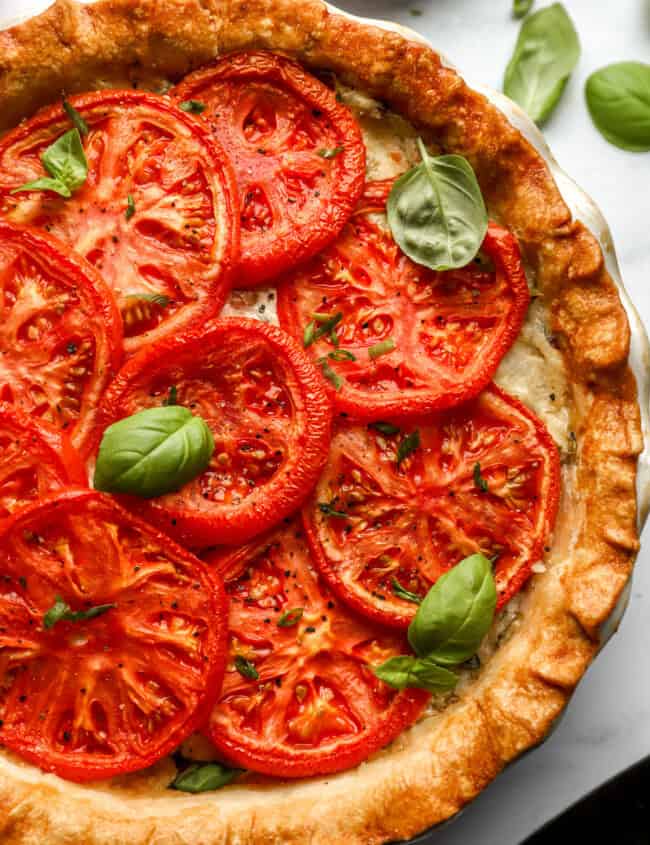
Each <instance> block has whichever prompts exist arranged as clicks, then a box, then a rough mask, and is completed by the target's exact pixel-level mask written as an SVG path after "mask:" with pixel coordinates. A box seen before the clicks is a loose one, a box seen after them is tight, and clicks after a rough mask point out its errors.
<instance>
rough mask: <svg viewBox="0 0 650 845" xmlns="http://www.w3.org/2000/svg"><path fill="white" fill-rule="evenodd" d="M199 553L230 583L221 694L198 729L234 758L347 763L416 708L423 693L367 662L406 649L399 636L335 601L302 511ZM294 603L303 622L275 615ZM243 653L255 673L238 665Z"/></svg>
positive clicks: (303, 764)
mask: <svg viewBox="0 0 650 845" xmlns="http://www.w3.org/2000/svg"><path fill="white" fill-rule="evenodd" d="M206 560H207V562H208V563H209V564H211V565H212V566H214V568H215V569H216V570H217V571H218V572H219V573H220V574H221V575H222V576H223V578H224V580H225V582H226V589H227V592H228V594H229V596H230V629H231V630H230V660H229V662H228V666H227V669H226V677H225V679H224V685H223V689H222V695H221V698H220V700H219V702H218V703H217V704H216V705H215V707H214V710H213V712H212V716H211V718H210V721H209V723H208V726H207V729H206V733H207V735H208V737H209V738H210V740H211V741H212V742H213V743H214V745H215V746H216V748H217V749H218V750H219V751H220V752H221V753H222V754H223V755H225V757H226V759H227V760H228V761H229V762H230V763H231V764H233V765H237V766H241V767H244V768H247V769H250V770H252V771H256V772H261V773H263V774H267V775H271V776H274V777H284V778H294V777H309V776H312V775H322V774H330V773H333V772H338V771H342V770H344V769H350V768H352V767H354V766H356V765H358V764H359V763H361V762H363V761H364V760H366V759H367V758H368V757H369V756H370V755H371V754H373V753H375V752H376V751H378V750H379V749H381V748H383V747H384V746H385V745H387V744H388V743H389V742H391V741H392V740H393V739H395V738H396V737H397V736H398V735H399V734H400V733H401V732H402V731H403V730H404V729H405V728H407V727H408V726H409V725H411V724H412V723H413V722H414V721H415V720H416V719H417V718H418V716H419V715H420V714H421V712H422V709H423V707H424V706H425V704H426V703H427V701H428V700H429V694H428V693H426V692H424V691H423V690H417V689H410V690H404V691H402V692H398V691H397V690H393V689H391V688H390V687H388V686H387V685H386V684H384V683H383V682H382V681H379V680H378V679H377V678H376V677H375V676H374V674H373V673H372V671H371V668H370V667H371V666H372V665H378V664H379V663H382V662H383V661H384V660H385V659H388V658H389V657H393V656H395V655H397V654H406V653H408V652H409V646H408V643H407V641H406V638H404V637H402V636H401V635H396V634H395V633H394V632H389V631H386V630H385V629H382V628H379V627H376V626H374V625H372V624H371V623H369V622H367V621H365V620H363V619H362V618H361V617H357V616H356V615H355V614H354V613H352V612H351V611H349V610H348V609H347V608H346V607H345V605H344V604H339V603H338V602H337V601H336V600H333V599H335V597H334V596H332V595H331V594H330V593H329V591H328V590H327V588H326V586H325V585H324V583H323V582H322V581H321V580H320V579H319V577H318V575H317V573H316V571H315V569H314V568H313V565H312V562H311V561H310V558H309V550H308V547H307V544H306V542H305V540H304V537H303V535H302V534H301V532H300V521H299V520H295V521H294V522H293V523H288V524H287V525H285V526H282V527H281V528H278V529H275V530H274V531H272V532H270V533H268V534H267V535H265V536H263V537H261V538H257V539H256V540H255V541H253V542H252V543H249V544H248V545H246V546H243V547H241V548H239V549H237V550H234V551H231V552H229V551H227V550H223V549H222V550H217V551H216V552H212V553H209V554H208V555H207V556H206ZM297 605H301V610H302V616H301V618H300V619H299V621H298V622H297V623H296V624H295V625H288V626H284V627H283V626H282V625H281V624H278V623H279V620H281V619H282V618H283V616H285V615H286V611H287V610H289V609H292V608H295V607H296V606H297ZM241 652H244V654H245V655H247V656H250V658H251V659H252V662H253V664H254V665H255V666H256V670H257V672H258V675H259V678H258V679H251V678H246V677H244V676H242V675H241V674H240V673H239V672H238V671H237V669H236V668H235V665H234V656H235V655H237V654H238V653H241ZM269 699H271V701H270V703H269Z"/></svg>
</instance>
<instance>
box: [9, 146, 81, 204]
mask: <svg viewBox="0 0 650 845" xmlns="http://www.w3.org/2000/svg"><path fill="white" fill-rule="evenodd" d="M41 161H42V162H43V167H44V168H45V169H46V170H47V172H48V173H49V175H50V176H51V177H52V178H51V179H37V180H36V181H35V182H27V184H25V185H21V186H20V188H14V190H13V191H12V192H11V193H12V194H15V193H17V192H18V191H56V192H57V193H58V194H61V196H63V197H71V196H72V193H73V191H76V190H77V188H80V187H81V186H82V185H83V183H84V182H85V181H86V177H87V176H88V162H87V161H86V155H85V153H84V150H83V145H82V143H81V135H80V134H79V130H78V129H71V130H70V131H69V132H66V133H65V135H61V137H60V138H59V139H58V140H56V141H55V142H54V143H53V144H51V145H50V146H49V147H48V148H47V149H46V150H45V152H44V153H43V155H42V156H41Z"/></svg>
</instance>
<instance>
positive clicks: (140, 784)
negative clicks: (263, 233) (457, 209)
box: [0, 0, 643, 845]
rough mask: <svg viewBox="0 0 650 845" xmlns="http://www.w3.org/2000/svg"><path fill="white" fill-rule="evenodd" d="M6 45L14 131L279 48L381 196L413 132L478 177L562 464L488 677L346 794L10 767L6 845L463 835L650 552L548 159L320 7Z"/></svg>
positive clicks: (9, 762) (439, 67)
mask: <svg viewBox="0 0 650 845" xmlns="http://www.w3.org/2000/svg"><path fill="white" fill-rule="evenodd" d="M0 44H1V46H2V50H1V54H2V59H1V60H0V102H1V103H2V105H3V108H2V118H1V119H2V128H3V129H9V128H11V127H14V126H15V125H17V124H18V122H19V121H20V120H22V119H23V118H25V117H29V116H31V115H32V114H33V113H34V112H35V111H36V110H37V109H38V108H39V107H40V106H43V105H46V104H48V103H50V102H51V101H52V99H53V93H52V92H59V91H61V90H65V92H66V94H72V93H74V92H77V91H87V90H94V89H97V88H104V87H123V86H125V85H127V84H128V85H134V86H136V87H143V88H149V89H152V90H160V87H161V86H162V85H163V84H164V83H167V82H169V81H171V82H177V81H178V80H179V79H180V78H181V77H183V76H184V75H185V74H186V73H188V72H189V71H192V70H194V69H196V68H199V67H201V66H202V65H204V64H205V63H207V62H209V61H210V60H212V59H214V58H215V57H216V56H221V55H224V54H228V53H231V52H234V51H241V50H258V49H267V50H271V51H278V52H280V53H282V54H285V55H287V56H289V57H290V58H293V59H296V60H297V61H298V62H300V63H301V64H302V65H303V66H304V67H305V68H306V69H307V70H309V71H312V72H316V71H318V72H320V73H323V72H325V73H328V74H334V75H335V76H336V78H337V80H338V82H339V84H340V86H341V88H340V95H341V97H342V99H343V100H344V102H346V103H347V104H348V105H349V106H350V107H351V108H352V111H353V113H354V114H355V116H356V117H357V119H358V120H359V122H360V123H361V126H362V128H363V129H364V130H365V141H366V146H367V158H368V163H369V167H370V171H371V178H372V179H385V178H388V177H391V176H394V175H396V174H395V173H394V170H395V169H397V171H398V172H400V171H403V170H404V169H405V168H406V167H407V166H408V165H409V164H411V163H412V161H413V156H414V149H413V147H414V141H415V137H416V132H415V130H414V127H417V132H418V133H420V134H421V135H422V136H423V137H424V138H425V140H426V141H427V142H428V143H429V144H431V145H433V146H434V147H435V148H436V149H440V150H442V151H445V152H448V153H457V154H461V155H464V156H466V157H467V158H468V159H469V160H470V161H471V162H472V166H473V167H474V170H475V172H476V174H477V177H478V180H479V183H480V185H481V189H482V192H483V196H484V197H485V200H486V203H487V205H488V208H489V212H490V215H491V217H493V218H495V219H496V220H498V222H499V223H500V224H502V225H503V226H505V227H506V228H507V229H508V230H509V231H510V232H511V233H512V234H514V235H515V236H516V238H517V240H518V242H519V245H520V248H521V250H522V253H523V256H524V261H525V265H526V269H527V274H528V277H529V282H530V281H534V285H535V291H536V292H537V293H538V294H539V295H538V296H537V298H536V299H535V302H534V304H533V306H532V307H531V308H530V309H529V311H528V316H527V318H526V321H525V323H524V324H523V327H522V329H521V331H520V333H519V336H518V340H517V342H516V343H515V345H514V346H513V348H512V349H511V351H510V352H509V353H508V355H506V357H505V358H504V359H503V361H502V363H501V365H500V368H499V370H498V371H497V374H496V376H495V380H496V382H497V384H498V385H499V386H500V387H502V388H504V389H506V390H507V391H509V392H510V393H512V394H513V395H514V396H515V397H517V398H518V399H519V400H521V401H522V402H524V404H526V405H527V406H528V407H529V408H531V409H532V410H533V411H534V412H535V413H536V414H537V416H539V417H540V418H541V419H542V420H543V422H544V423H545V425H546V428H547V429H548V430H549V432H550V434H551V435H552V437H553V439H554V440H555V442H556V444H557V445H558V447H559V448H560V452H561V455H562V458H563V463H562V473H561V498H560V503H559V514H558V518H557V521H556V523H555V529H554V532H553V536H552V542H549V544H548V549H547V550H546V551H545V553H544V557H543V563H541V564H540V565H537V566H536V567H535V569H534V570H533V571H534V572H535V575H534V577H533V579H532V580H531V581H530V582H529V586H528V587H527V589H526V591H525V592H524V593H521V594H520V597H519V598H516V599H514V600H513V601H511V602H510V603H509V604H508V605H507V606H506V610H505V611H504V612H503V613H502V615H501V617H500V618H499V619H498V620H497V623H496V624H495V627H494V628H493V630H492V631H491V633H490V635H489V636H488V639H487V641H486V642H485V643H484V645H483V646H482V651H481V652H480V656H481V658H482V667H481V670H480V671H479V672H474V671H473V670H468V671H467V672H466V673H465V675H464V676H463V678H462V680H461V683H460V684H459V686H458V688H457V689H456V692H455V694H454V695H453V696H451V697H450V698H447V699H445V700H444V701H442V702H440V703H439V706H438V704H436V706H435V707H433V708H432V709H431V710H430V711H429V712H427V714H426V716H425V718H423V719H421V720H420V721H419V722H418V723H417V724H416V725H415V726H414V727H412V728H411V729H410V730H408V731H406V732H404V733H402V734H401V735H400V736H399V737H398V739H396V740H395V741H394V742H393V743H392V744H391V745H390V746H389V747H388V748H387V749H385V750H382V751H379V752H377V753H376V754H374V755H373V756H372V757H371V758H370V759H369V760H367V761H366V762H364V763H362V764H361V765H359V766H358V767H356V768H354V769H351V770H349V771H345V772H342V773H339V774H336V775H327V776H325V777H315V778H311V779H309V780H298V781H290V780H281V781H278V780H272V779H264V778H253V779H250V780H248V781H247V780H245V779H244V780H242V781H241V782H240V783H239V782H238V783H237V784H233V785H231V786H229V787H227V788H226V789H224V790H221V791H218V792H214V793H205V794H202V795H197V796H187V795H183V794H181V793H172V792H170V791H169V790H167V788H166V787H167V786H168V784H169V782H170V780H171V779H172V778H173V776H174V774H175V766H174V763H173V761H172V760H171V759H170V758H166V759H164V760H162V761H160V762H159V763H157V764H155V765H154V766H153V767H151V768H149V769H147V770H146V771H145V772H142V773H139V774H138V773H136V774H133V775H124V776H121V777H118V778H114V779H113V780H112V781H111V782H101V783H91V784H89V785H86V786H80V785H78V784H74V783H71V782H69V781H66V780H63V779H61V778H58V777H57V776H55V775H51V774H44V773H43V772H41V771H39V770H38V769H37V768H35V767H33V766H30V765H28V764H26V763H24V762H22V761H21V760H20V759H19V758H18V757H17V756H15V755H13V754H11V753H9V752H6V753H3V755H2V757H1V758H0V799H1V800H0V807H1V809H0V831H1V832H2V836H3V841H6V842H7V843H9V845H13V843H29V842H32V841H37V839H38V840H39V841H40V840H42V839H43V838H45V839H47V841H48V842H52V843H58V842H61V843H63V842H79V843H81V842H83V843H102V842H120V841H123V842H134V843H138V842H149V841H155V842H157V843H173V842H184V841H201V842H205V843H212V842H214V843H217V842H241V843H251V844H252V843H263V842H303V841H312V842H315V843H320V842H323V843H326V842H327V843H330V842H339V841H341V842H342V841H351V842H359V843H380V842H386V841H391V840H395V839H403V838H406V837H409V836H412V835H414V834H416V833H418V832H420V831H421V830H422V829H424V828H425V827H428V826H430V825H433V824H437V823H439V822H441V821H443V820H445V819H447V818H449V817H451V816H453V815H454V814H455V813H456V812H458V811H459V810H460V809H461V808H462V807H463V806H464V805H465V804H466V803H467V802H468V801H470V800H471V799H472V798H473V797H475V795H476V794H478V792H480V791H481V789H483V788H484V787H485V786H486V785H487V784H488V783H489V782H490V781H491V780H492V779H493V778H494V777H495V776H496V774H498V772H499V771H500V770H501V769H502V768H503V766H504V765H506V764H507V763H508V762H510V761H511V760H513V759H514V758H516V757H517V756H518V755H519V754H521V753H523V752H524V751H525V750H526V749H528V748H530V747H532V746H533V745H535V744H537V743H539V742H540V741H542V740H543V738H544V737H545V736H546V735H547V733H548V732H549V730H550V729H551V728H552V726H553V723H554V721H555V720H556V719H557V718H558V717H559V715H560V714H561V712H562V710H563V708H564V706H565V704H566V702H567V700H568V698H569V696H570V694H571V692H572V690H573V688H574V687H575V685H576V684H577V682H578V681H579V679H580V677H581V676H582V674H583V673H584V671H585V669H586V667H587V666H588V664H589V662H590V661H591V659H592V658H593V657H594V655H595V654H596V652H597V650H598V648H599V645H600V630H601V627H602V626H603V625H604V624H606V623H607V621H608V620H609V619H610V617H611V615H612V612H613V611H614V610H615V608H616V606H617V603H618V602H619V599H620V597H621V596H622V595H623V593H624V590H625V587H626V584H627V582H628V579H629V575H630V573H631V569H632V565H633V561H634V557H635V554H636V551H637V549H638V520H637V511H638V508H637V496H636V480H637V458H638V456H639V454H640V453H641V452H642V450H643V439H642V428H641V415H640V410H639V404H638V401H637V384H636V381H635V378H634V375H633V373H632V371H631V370H630V366H629V356H630V326H629V322H628V319H627V316H626V313H625V310H624V307H623V305H622V303H621V300H620V297H619V293H618V291H617V288H616V285H615V283H614V282H613V280H612V278H611V275H610V273H609V272H608V269H607V266H606V264H605V262H604V258H603V253H602V251H601V249H600V246H599V244H598V241H597V240H596V238H595V237H594V235H593V234H591V233H590V232H589V231H588V229H586V228H585V226H584V225H583V224H582V223H580V222H577V221H575V220H573V219H572V217H571V213H570V211H569V209H568V208H567V206H566V204H565V202H564V200H563V198H562V196H561V194H560V192H559V190H558V188H557V187H556V184H555V182H554V180H553V176H552V174H551V172H550V170H549V166H548V164H547V162H546V160H545V159H544V157H543V156H542V155H541V154H540V153H539V151H537V150H536V149H535V148H534V147H533V146H532V145H531V144H530V143H529V142H528V141H527V140H526V139H525V138H524V136H523V135H522V134H521V132H520V131H519V130H518V129H517V128H515V127H514V126H513V125H512V124H511V123H510V122H509V121H508V120H507V119H506V118H505V117H504V116H503V114H501V113H500V112H499V111H498V110H497V109H496V108H495V107H494V106H493V105H491V104H490V103H489V102H488V101H487V100H486V99H485V97H484V96H482V95H480V94H477V93H475V92H473V91H471V90H470V89H469V88H467V86H466V85H465V84H464V83H463V82H462V80H461V79H460V77H459V76H458V75H457V73H456V72H455V71H453V70H452V69H450V68H449V67H448V66H447V65H446V64H445V63H444V62H443V61H441V59H440V57H439V56H438V55H437V54H436V53H435V52H434V51H433V50H432V49H431V48H430V47H428V46H427V45H425V44H423V43H421V42H418V41H415V40H412V39H410V38H408V37H406V36H405V35H403V34H401V33H398V32H394V31H391V30H388V29H381V28H378V27H374V26H370V25H367V24H364V23H360V22H357V21H355V20H351V19H349V18H348V17H346V16H343V15H342V14H339V13H337V12H336V11H333V10H330V9H328V8H327V7H326V6H324V5H323V4H321V3H320V2H308V1H307V2H303V3H298V4H296V3H294V2H282V0H273V2H271V0H249V1H248V2H241V3H237V2H234V3H227V4H226V3H219V2H198V0H197V2H193V0H183V2H172V0H163V2H155V3H154V2H153V1H152V2H146V0H140V2H136V0H110V2H109V0H102V2H99V3H97V4H95V5H93V6H91V7H81V6H78V5H76V4H73V3H70V2H59V3H57V4H56V5H55V6H54V7H53V8H52V9H50V10H49V11H48V12H46V13H45V14H44V15H41V16H40V17H38V18H36V19H34V20H32V21H29V22H27V23H24V24H21V25H19V26H17V27H15V28H14V29H12V30H9V31H7V32H4V33H2V34H1V35H0ZM387 151H388V154H387ZM391 162H392V163H393V164H392V165H391ZM257 296H259V294H257V293H252V294H245V295H235V296H233V297H231V300H230V303H229V305H228V306H227V308H226V313H228V312H229V310H230V312H232V311H233V310H234V311H235V312H238V313H241V312H242V310H243V311H246V310H247V309H250V308H251V307H252V308H253V310H254V309H255V308H256V307H257V305H258V303H259V300H258V299H256V297H257Z"/></svg>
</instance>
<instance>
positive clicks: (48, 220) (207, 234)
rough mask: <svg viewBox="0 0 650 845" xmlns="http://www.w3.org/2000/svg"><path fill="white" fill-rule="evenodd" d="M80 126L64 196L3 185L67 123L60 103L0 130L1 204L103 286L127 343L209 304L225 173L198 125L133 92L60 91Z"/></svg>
mask: <svg viewBox="0 0 650 845" xmlns="http://www.w3.org/2000/svg"><path fill="white" fill-rule="evenodd" d="M70 102H71V104H72V105H73V107H74V108H75V109H77V111H78V112H79V113H80V114H81V116H82V117H83V119H84V120H85V121H86V123H87V124H88V127H89V133H88V135H87V136H86V137H85V138H84V139H83V145H84V150H85V155H86V158H87V160H88V177H87V179H86V181H85V183H84V184H83V185H82V187H81V188H79V189H78V190H76V191H75V192H74V194H73V196H72V198H71V199H64V198H63V197H61V196H58V195H57V194H55V193H52V192H51V191H28V192H21V193H18V194H13V195H12V194H11V193H10V192H11V190H12V189H13V188H16V187H18V186H19V185H22V184H25V183H26V182H29V181H31V180H33V179H37V178H40V177H42V176H44V175H46V174H45V171H44V169H43V165H42V164H41V161H40V156H41V154H42V153H43V151H44V150H45V149H46V148H47V147H48V146H49V145H50V144H52V142H53V141H55V140H56V139H57V138H59V137H60V136H61V135H62V134H63V133H64V132H66V131H67V130H69V129H70V123H69V121H68V118H67V116H66V114H65V113H64V112H63V109H62V108H61V106H60V105H57V106H52V107H50V108H47V109H44V110H43V111H41V112H39V113H38V114H37V115H36V116H35V117H33V118H32V119H31V120H28V121H26V122H25V123H21V124H20V125H19V126H18V127H17V128H16V129H14V130H13V132H10V133H9V134H8V135H5V137H4V138H3V139H2V140H0V210H1V211H2V213H3V214H5V216H7V217H8V218H9V219H10V220H12V221H14V222H17V223H29V224H31V225H32V226H38V227H40V228H44V229H47V230H48V231H50V232H52V233H53V234H55V235H58V236H59V237H60V238H61V239H62V240H64V241H65V242H66V243H68V244H70V245H71V246H73V247H74V248H75V250H76V251H77V252H79V253H81V254H82V255H83V256H84V257H85V258H87V259H88V260H89V261H90V263H91V264H93V265H94V266H95V267H96V268H97V269H98V270H99V271H100V272H101V274H102V275H103V277H104V279H105V280H106V282H107V283H108V285H109V286H110V287H111V289H112V290H113V293H114V294H115V297H116V299H117V302H118V305H119V308H120V311H121V312H122V317H123V321H124V336H125V346H126V350H127V352H129V353H131V352H133V351H135V350H136V349H137V348H139V347H140V346H142V345H144V344H148V343H151V342H152V341H153V340H155V339H156V338H158V337H159V336H160V335H161V334H162V333H164V332H167V331H174V332H178V331H180V330H182V329H184V328H185V327H186V326H188V325H189V324H190V323H192V322H193V321H196V320H199V319H205V318H206V317H208V316H210V315H212V314H216V313H218V311H219V309H220V307H221V305H222V304H223V302H224V300H225V298H226V295H227V293H228V290H229V286H230V271H231V269H232V266H233V264H234V262H235V260H236V257H237V254H238V246H239V219H238V204H237V197H236V188H235V183H234V176H233V174H232V171H231V168H230V165H229V164H228V161H227V159H226V157H225V156H224V154H223V152H222V151H221V149H220V148H219V147H218V145H217V144H216V142H215V141H214V140H213V139H212V138H211V136H210V133H209V131H208V130H207V129H206V127H204V126H202V125H201V124H199V123H198V121H196V120H194V119H193V118H192V117H191V116H190V115H186V114H184V113H183V112H182V111H180V110H179V109H177V108H176V107H175V106H174V105H173V103H172V101H170V100H168V99H165V98H163V97H157V96H155V95H153V94H144V93H142V92H139V91H100V92H97V93H94V94H83V95H79V96H77V97H72V98H71V99H70Z"/></svg>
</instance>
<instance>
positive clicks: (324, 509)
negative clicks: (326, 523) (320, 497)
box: [318, 502, 350, 519]
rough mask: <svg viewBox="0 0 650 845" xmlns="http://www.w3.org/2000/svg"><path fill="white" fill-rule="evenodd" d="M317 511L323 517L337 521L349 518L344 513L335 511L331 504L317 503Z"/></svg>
mask: <svg viewBox="0 0 650 845" xmlns="http://www.w3.org/2000/svg"><path fill="white" fill-rule="evenodd" d="M318 509H319V511H320V512H321V513H324V514H325V516H333V517H338V518H339V519H349V518H350V515H349V514H347V513H345V511H337V510H336V508H334V507H333V503H331V504H328V503H327V502H319V503H318Z"/></svg>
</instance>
